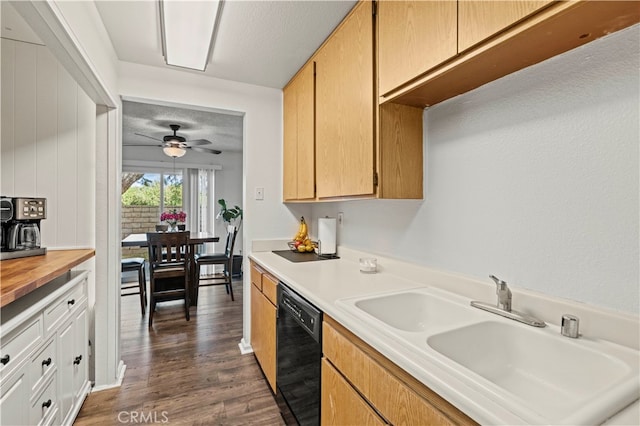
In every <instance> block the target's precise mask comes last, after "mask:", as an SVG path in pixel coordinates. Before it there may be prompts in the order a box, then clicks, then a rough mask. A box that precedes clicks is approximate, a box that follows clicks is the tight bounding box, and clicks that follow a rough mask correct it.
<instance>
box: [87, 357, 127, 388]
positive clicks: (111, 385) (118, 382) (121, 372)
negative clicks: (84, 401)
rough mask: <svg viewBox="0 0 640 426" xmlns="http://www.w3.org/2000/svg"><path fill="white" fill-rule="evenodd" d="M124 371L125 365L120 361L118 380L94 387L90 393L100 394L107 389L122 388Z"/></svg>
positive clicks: (125, 369)
mask: <svg viewBox="0 0 640 426" xmlns="http://www.w3.org/2000/svg"><path fill="white" fill-rule="evenodd" d="M125 371H127V365H126V364H125V363H124V362H123V361H122V360H120V364H118V380H116V382H115V383H109V384H106V385H101V386H95V387H94V388H93V389H91V392H100V391H103V390H107V389H113V388H119V387H120V386H122V381H123V380H124V373H125Z"/></svg>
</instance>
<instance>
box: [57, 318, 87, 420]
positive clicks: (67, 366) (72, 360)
mask: <svg viewBox="0 0 640 426" xmlns="http://www.w3.org/2000/svg"><path fill="white" fill-rule="evenodd" d="M86 318H87V309H86V308H84V309H81V310H80V311H79V312H77V313H76V314H74V315H73V316H72V317H71V318H70V319H69V321H68V322H67V323H65V324H64V325H63V326H62V327H61V330H60V332H59V334H58V341H59V345H60V358H59V360H60V367H59V370H58V375H59V377H60V386H59V389H60V395H59V401H60V408H61V412H62V413H63V414H67V415H68V416H69V418H68V419H66V420H68V422H67V421H65V422H64V423H73V417H75V413H74V414H73V417H70V416H71V414H72V413H73V411H72V408H74V405H75V404H76V403H77V402H78V401H80V403H82V400H83V399H84V398H83V397H82V395H81V394H82V392H83V386H84V384H85V383H86V382H87V368H86V366H87V348H88V346H87V341H88V340H87V328H86V327H84V324H85V323H86Z"/></svg>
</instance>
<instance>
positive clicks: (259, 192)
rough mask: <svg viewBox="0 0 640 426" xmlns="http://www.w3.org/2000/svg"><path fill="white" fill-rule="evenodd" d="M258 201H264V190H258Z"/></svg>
mask: <svg viewBox="0 0 640 426" xmlns="http://www.w3.org/2000/svg"><path fill="white" fill-rule="evenodd" d="M256 200H264V188H256Z"/></svg>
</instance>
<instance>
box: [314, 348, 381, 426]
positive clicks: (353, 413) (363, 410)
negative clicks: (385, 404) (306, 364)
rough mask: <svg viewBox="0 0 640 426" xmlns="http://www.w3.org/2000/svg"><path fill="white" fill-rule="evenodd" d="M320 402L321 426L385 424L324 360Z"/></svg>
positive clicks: (324, 359)
mask: <svg viewBox="0 0 640 426" xmlns="http://www.w3.org/2000/svg"><path fill="white" fill-rule="evenodd" d="M321 401H322V402H321V404H320V407H321V410H322V411H321V413H320V418H321V420H322V424H323V425H363V426H365V425H366V426H369V425H384V424H386V423H385V421H384V420H383V419H382V418H381V417H380V416H379V415H378V414H377V413H376V412H375V410H374V409H373V408H371V406H369V404H368V403H367V401H365V399H364V398H362V397H361V396H360V394H359V393H358V392H356V390H355V389H354V388H352V387H351V385H350V384H349V383H348V382H347V381H346V380H345V378H344V377H342V374H340V372H339V371H338V370H336V369H335V367H334V366H333V365H332V364H331V363H330V362H329V361H327V359H326V358H323V359H322V400H321Z"/></svg>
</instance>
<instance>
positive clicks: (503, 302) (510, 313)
mask: <svg viewBox="0 0 640 426" xmlns="http://www.w3.org/2000/svg"><path fill="white" fill-rule="evenodd" d="M489 278H491V279H492V280H493V281H495V283H496V294H497V295H498V303H497V304H496V305H495V306H494V305H491V304H489V303H484V302H477V301H472V302H471V306H473V307H474V308H480V309H483V310H485V311H487V312H491V313H493V314H498V315H500V316H503V317H505V318H509V319H512V320H516V321H520V322H521V323H524V324H527V325H532V326H534V327H545V326H546V325H547V324H546V323H545V322H544V321H542V320H539V319H538V318H535V317H532V316H531V315H527V314H524V313H522V312H518V311H514V310H513V309H511V290H509V286H508V285H507V283H506V282H505V281H502V280H501V279H499V278H498V277H496V276H495V275H489Z"/></svg>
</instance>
